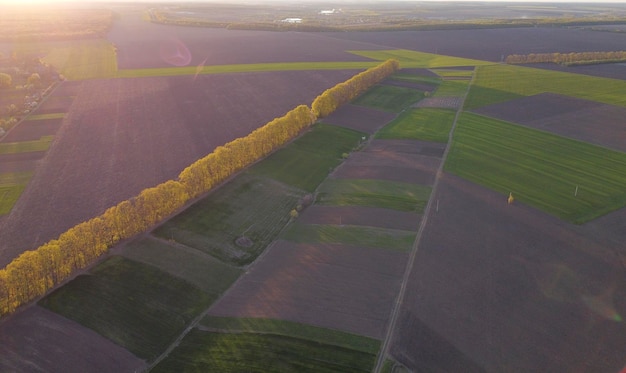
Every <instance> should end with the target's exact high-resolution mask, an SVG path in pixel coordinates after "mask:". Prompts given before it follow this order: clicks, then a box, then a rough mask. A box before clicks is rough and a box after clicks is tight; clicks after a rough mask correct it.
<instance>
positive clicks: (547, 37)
mask: <svg viewBox="0 0 626 373" xmlns="http://www.w3.org/2000/svg"><path fill="white" fill-rule="evenodd" d="M325 35H326V36H328V37H332V38H339V39H344V40H352V41H360V42H368V43H372V44H377V45H385V46H387V49H396V48H400V49H411V50H416V51H420V52H428V53H436V54H443V55H447V56H455V57H464V58H473V59H478V60H486V61H493V62H500V61H502V59H503V58H505V57H506V56H507V55H509V54H529V53H553V52H560V53H570V52H593V51H620V50H623V49H624V44H623V40H622V38H621V37H616V35H615V34H613V33H610V32H596V31H591V30H584V29H574V28H565V27H527V28H501V29H482V30H479V29H473V30H440V31H385V32H361V33H358V32H343V33H327V34H325Z"/></svg>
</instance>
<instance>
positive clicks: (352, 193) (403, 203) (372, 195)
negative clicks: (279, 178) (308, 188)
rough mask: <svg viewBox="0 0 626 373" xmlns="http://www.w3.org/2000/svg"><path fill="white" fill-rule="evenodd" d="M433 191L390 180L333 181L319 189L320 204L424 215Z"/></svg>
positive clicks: (425, 187)
mask: <svg viewBox="0 0 626 373" xmlns="http://www.w3.org/2000/svg"><path fill="white" fill-rule="evenodd" d="M430 190H431V188H430V187H428V186H423V185H419V184H409V183H403V182H394V181H387V180H375V179H335V178H330V179H327V180H326V181H325V182H324V183H323V184H322V185H321V186H320V187H319V189H318V194H317V199H316V203H319V204H324V205H339V206H346V205H358V206H369V207H383V208H389V209H393V210H399V211H411V212H420V211H422V209H423V208H424V206H425V205H426V202H427V201H428V198H429V197H430Z"/></svg>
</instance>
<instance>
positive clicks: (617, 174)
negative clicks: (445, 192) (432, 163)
mask: <svg viewBox="0 0 626 373" xmlns="http://www.w3.org/2000/svg"><path fill="white" fill-rule="evenodd" d="M445 169H446V170H447V171H449V172H452V173H455V174H457V175H459V176H462V177H464V178H466V179H468V180H471V181H474V182H476V183H478V184H481V185H484V186H487V187H489V188H491V189H494V190H496V191H498V192H501V193H503V194H505V195H508V193H509V192H512V193H513V196H514V197H515V198H516V199H517V200H519V201H522V202H525V203H528V204H530V205H532V206H535V207H536V208H539V209H541V210H543V211H546V212H548V213H550V214H553V215H556V216H558V217H560V218H561V219H564V220H567V221H569V222H572V223H575V224H582V223H584V222H586V221H589V220H592V219H594V218H596V217H598V216H601V215H604V214H606V213H608V212H610V211H613V210H616V209H619V208H621V207H623V206H625V205H626V189H625V188H624V185H626V153H621V152H616V151H613V150H610V149H607V148H603V147H599V146H595V145H591V144H588V143H585V142H581V141H577V140H572V139H567V138H564V137H560V136H557V135H554V134H551V133H548V132H543V131H538V130H535V129H530V128H527V127H524V126H519V125H514V124H511V123H507V122H503V121H500V120H496V119H492V118H487V117H482V116H480V115H476V114H471V113H464V114H463V115H462V116H461V118H460V120H459V122H458V126H457V129H456V131H455V134H454V140H453V144H452V148H451V151H450V153H449V156H448V158H447V161H446V164H445Z"/></svg>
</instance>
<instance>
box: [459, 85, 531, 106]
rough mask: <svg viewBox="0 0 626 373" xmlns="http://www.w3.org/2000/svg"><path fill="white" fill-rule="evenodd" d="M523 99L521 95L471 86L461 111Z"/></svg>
mask: <svg viewBox="0 0 626 373" xmlns="http://www.w3.org/2000/svg"><path fill="white" fill-rule="evenodd" d="M521 97H524V96H523V95H520V94H517V93H513V92H507V91H502V90H499V89H494V88H487V87H481V86H478V85H476V84H472V86H471V87H470V90H469V92H468V94H467V97H465V102H464V103H463V109H465V110H472V109H478V108H480V107H483V106H487V105H491V104H497V103H500V102H506V101H510V100H515V99H517V98H521Z"/></svg>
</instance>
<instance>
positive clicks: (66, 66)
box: [43, 39, 117, 80]
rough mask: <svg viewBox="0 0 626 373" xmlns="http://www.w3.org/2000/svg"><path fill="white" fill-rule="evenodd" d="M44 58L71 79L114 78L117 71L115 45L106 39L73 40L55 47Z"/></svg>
mask: <svg viewBox="0 0 626 373" xmlns="http://www.w3.org/2000/svg"><path fill="white" fill-rule="evenodd" d="M43 60H44V61H45V62H47V63H49V64H50V65H52V66H54V67H56V68H57V70H58V71H60V72H61V73H62V74H63V75H64V76H65V77H66V78H67V79H69V80H85V79H97V78H113V77H115V76H116V73H117V57H116V52H115V47H114V46H113V45H112V44H111V43H110V42H109V41H107V40H105V39H91V40H73V41H72V42H71V44H69V45H66V46H62V47H55V48H53V49H52V50H50V51H49V53H48V54H47V55H46V56H45V57H44V58H43Z"/></svg>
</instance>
